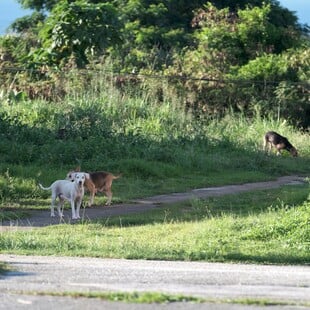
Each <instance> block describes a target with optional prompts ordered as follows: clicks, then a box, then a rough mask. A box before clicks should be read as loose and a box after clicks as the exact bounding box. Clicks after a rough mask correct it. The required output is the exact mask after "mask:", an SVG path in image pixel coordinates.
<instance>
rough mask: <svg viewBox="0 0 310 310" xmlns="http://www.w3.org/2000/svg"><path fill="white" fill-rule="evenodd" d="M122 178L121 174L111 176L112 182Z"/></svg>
mask: <svg viewBox="0 0 310 310" xmlns="http://www.w3.org/2000/svg"><path fill="white" fill-rule="evenodd" d="M122 176H123V174H122V173H120V174H118V175H112V178H113V180H116V179H118V178H120V177H122Z"/></svg>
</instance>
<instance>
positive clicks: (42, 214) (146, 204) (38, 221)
mask: <svg viewBox="0 0 310 310" xmlns="http://www.w3.org/2000/svg"><path fill="white" fill-rule="evenodd" d="M304 182H305V178H303V177H300V176H284V177H280V178H278V179H277V180H275V181H267V182H256V183H245V184H241V185H227V186H221V187H207V188H200V189H194V190H191V191H189V192H186V193H173V194H167V195H158V196H153V197H148V198H145V199H140V200H135V201H132V203H126V204H115V205H112V206H109V207H103V206H95V207H92V208H84V209H82V210H81V217H82V218H83V219H86V220H93V219H98V218H108V217H110V216H114V215H125V214H129V213H139V212H147V211H149V210H151V209H156V208H161V207H162V206H163V204H169V203H175V202H180V201H186V200H190V199H192V198H208V197H214V196H222V195H227V194H237V193H242V192H247V191H252V190H263V189H274V188H278V187H281V186H283V185H296V184H303V183H304ZM49 214H50V213H49V210H46V211H36V210H33V211H30V216H29V217H28V218H24V219H20V220H14V221H4V222H2V223H1V226H0V231H5V230H17V229H32V228H35V227H43V226H48V225H55V224H60V223H73V221H72V220H71V218H70V216H71V211H70V210H69V209H67V210H65V212H64V218H63V219H61V220H60V219H59V218H58V217H55V218H51V217H50V216H49Z"/></svg>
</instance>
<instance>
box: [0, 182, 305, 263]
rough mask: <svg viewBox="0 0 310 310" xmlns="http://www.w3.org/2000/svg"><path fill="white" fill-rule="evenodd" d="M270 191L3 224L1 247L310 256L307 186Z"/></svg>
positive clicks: (199, 256)
mask: <svg viewBox="0 0 310 310" xmlns="http://www.w3.org/2000/svg"><path fill="white" fill-rule="evenodd" d="M268 193H269V194H267V192H266V191H257V192H256V191H255V192H252V193H246V194H239V195H230V196H224V197H218V198H216V199H211V200H206V201H192V202H190V203H182V204H177V205H174V206H166V207H164V208H161V209H159V210H154V211H150V212H145V213H143V214H139V215H127V216H119V217H114V218H110V219H106V220H104V221H98V222H97V223H88V222H87V221H86V222H83V223H81V224H75V225H57V226H53V227H46V228H42V229H40V230H34V231H31V232H28V231H27V232H18V231H17V232H4V233H2V234H1V236H0V248H1V252H3V253H17V254H32V255H33V254H38V255H69V256H93V257H111V258H127V259H155V260H157V259H158V260H163V259H166V260H187V261H214V262H215V261H217V262H251V263H276V264H308V263H310V256H309V253H310V228H309V227H310V225H309V222H310V213H309V208H310V201H309V200H307V197H308V194H309V187H308V186H300V187H296V186H292V187H290V186H286V187H283V188H281V189H278V190H271V191H268ZM270 193H273V194H270ZM250 195H251V197H252V199H251V200H250V202H248V201H249V196H250ZM276 197H277V198H276ZM247 207H249V209H248V210H247ZM55 235H57V238H55V237H54V236H55Z"/></svg>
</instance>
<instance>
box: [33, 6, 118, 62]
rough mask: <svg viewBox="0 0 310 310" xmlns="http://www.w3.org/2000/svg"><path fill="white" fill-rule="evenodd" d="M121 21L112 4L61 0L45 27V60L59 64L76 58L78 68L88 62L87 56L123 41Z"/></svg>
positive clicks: (43, 43)
mask: <svg viewBox="0 0 310 310" xmlns="http://www.w3.org/2000/svg"><path fill="white" fill-rule="evenodd" d="M120 29H121V23H120V20H119V18H118V15H117V10H116V9H115V7H114V6H113V5H112V4H109V3H102V4H89V3H87V2H85V1H74V2H70V1H61V2H59V4H57V5H56V6H54V8H53V9H52V11H51V13H50V15H49V16H48V18H47V19H46V21H45V23H44V25H43V26H42V28H41V30H40V33H39V37H40V39H41V41H42V46H43V53H42V51H41V55H42V59H45V60H47V62H48V63H50V64H59V63H60V61H66V60H68V59H69V58H71V57H74V59H75V60H76V64H77V65H78V67H83V66H84V65H85V64H87V62H88V60H87V58H88V55H92V56H94V55H96V54H101V53H103V52H104V50H106V49H107V48H109V47H110V46H114V45H117V44H119V43H120V41H121V36H120V33H121V31H120Z"/></svg>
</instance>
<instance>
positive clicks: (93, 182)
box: [67, 167, 121, 206]
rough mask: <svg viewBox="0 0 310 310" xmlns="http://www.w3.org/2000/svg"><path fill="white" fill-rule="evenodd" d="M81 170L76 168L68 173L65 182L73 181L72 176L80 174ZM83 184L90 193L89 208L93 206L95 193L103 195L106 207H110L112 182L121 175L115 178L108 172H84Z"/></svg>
mask: <svg viewBox="0 0 310 310" xmlns="http://www.w3.org/2000/svg"><path fill="white" fill-rule="evenodd" d="M80 170H81V168H80V167H77V168H75V170H73V171H70V172H68V174H67V180H72V179H74V174H75V173H77V172H80ZM84 173H85V182H84V186H85V187H86V188H87V190H88V191H89V192H90V199H89V203H88V204H89V206H91V205H93V204H94V197H95V194H96V193H97V192H101V193H105V194H106V196H107V198H108V200H107V202H106V205H110V204H111V202H112V190H111V187H112V182H113V180H115V179H118V178H119V177H120V176H121V175H118V176H115V175H113V174H112V173H110V172H105V171H95V172H84Z"/></svg>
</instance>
